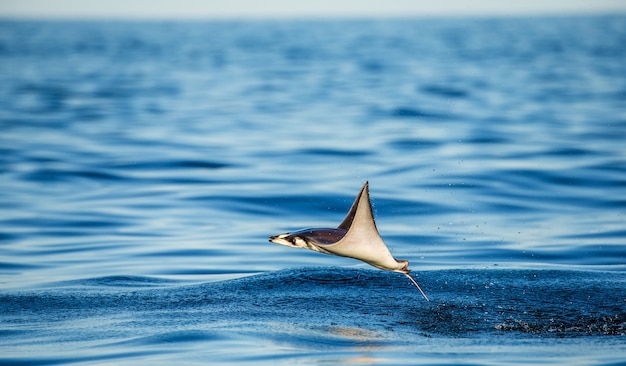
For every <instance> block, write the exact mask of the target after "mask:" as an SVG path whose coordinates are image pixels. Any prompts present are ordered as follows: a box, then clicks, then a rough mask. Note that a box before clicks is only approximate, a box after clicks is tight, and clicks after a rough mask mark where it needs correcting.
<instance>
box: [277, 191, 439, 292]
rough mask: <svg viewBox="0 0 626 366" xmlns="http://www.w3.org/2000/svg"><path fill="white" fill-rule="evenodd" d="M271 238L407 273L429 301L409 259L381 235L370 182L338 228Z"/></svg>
mask: <svg viewBox="0 0 626 366" xmlns="http://www.w3.org/2000/svg"><path fill="white" fill-rule="evenodd" d="M269 238H270V242H272V243H275V244H280V245H285V246H288V247H295V248H306V249H310V250H314V251H316V252H320V253H325V254H332V255H338V256H341V257H350V258H354V259H358V260H361V261H363V262H365V263H367V264H370V265H372V266H374V267H376V268H379V269H382V270H385V271H393V272H400V273H403V274H404V275H405V276H407V277H408V278H409V279H410V280H411V282H413V284H414V285H415V287H417V289H418V290H419V291H420V292H421V293H422V295H423V296H424V298H425V299H426V300H428V297H427V296H426V294H425V293H424V291H423V290H422V288H421V287H420V285H418V284H417V282H416V281H415V279H413V277H412V276H411V275H410V271H409V261H406V260H400V259H395V258H394V257H393V256H392V255H391V253H390V252H389V249H388V248H387V245H385V242H384V241H383V239H382V238H381V237H380V234H379V233H378V229H376V223H375V222H374V214H373V213H372V205H371V203H370V197H369V185H368V182H365V184H364V185H363V188H361V191H360V192H359V194H358V195H357V196H356V199H355V200H354V203H353V204H352V207H351V208H350V211H348V215H346V218H345V219H344V220H343V222H342V223H341V224H340V225H339V226H338V227H337V228H336V229H331V228H328V229H325V228H324V229H321V228H315V229H303V230H299V231H296V232H293V233H285V234H280V235H273V236H270V237H269Z"/></svg>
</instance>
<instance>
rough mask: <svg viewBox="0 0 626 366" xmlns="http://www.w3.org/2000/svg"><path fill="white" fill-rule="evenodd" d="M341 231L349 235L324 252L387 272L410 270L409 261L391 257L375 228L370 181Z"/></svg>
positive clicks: (343, 223) (353, 206)
mask: <svg viewBox="0 0 626 366" xmlns="http://www.w3.org/2000/svg"><path fill="white" fill-rule="evenodd" d="M338 228H339V229H344V230H347V231H348V232H347V233H346V235H345V236H344V237H343V238H342V239H341V240H339V241H338V242H336V243H335V244H330V245H325V246H324V249H325V250H327V251H329V252H331V253H333V254H335V255H340V256H343V257H350V258H354V259H358V260H362V261H363V262H366V263H368V264H370V265H372V266H374V267H376V268H380V269H384V270H387V271H397V272H402V273H404V272H406V271H407V266H408V262H407V261H398V260H396V259H395V258H394V257H393V256H392V255H391V253H390V252H389V249H388V248H387V245H385V242H383V239H382V238H381V237H380V234H379V233H378V229H376V223H375V221H374V214H373V213H372V206H371V204H370V198H369V187H368V183H367V182H365V184H364V185H363V188H361V192H359V194H358V195H357V197H356V199H355V200H354V203H353V204H352V207H351V208H350V211H349V212H348V215H347V216H346V218H345V219H344V220H343V222H342V223H341V225H339V227H338Z"/></svg>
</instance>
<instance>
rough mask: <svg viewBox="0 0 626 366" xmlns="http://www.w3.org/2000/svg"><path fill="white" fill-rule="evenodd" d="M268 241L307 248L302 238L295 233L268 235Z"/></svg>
mask: <svg viewBox="0 0 626 366" xmlns="http://www.w3.org/2000/svg"><path fill="white" fill-rule="evenodd" d="M269 238H270V242H272V243H274V244H280V245H284V246H288V247H293V248H308V245H307V243H306V241H304V239H302V238H301V237H299V236H298V235H295V234H293V235H292V234H290V233H284V234H279V235H272V236H270V237H269Z"/></svg>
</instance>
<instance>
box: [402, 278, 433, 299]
mask: <svg viewBox="0 0 626 366" xmlns="http://www.w3.org/2000/svg"><path fill="white" fill-rule="evenodd" d="M402 273H404V275H405V276H407V277H408V278H409V280H411V282H413V284H414V285H415V287H417V289H418V290H420V292H421V293H422V296H424V298H425V299H426V301H430V299H429V298H428V296H426V293H424V290H422V288H421V287H420V285H418V284H417V282H416V281H415V279H414V278H413V276H411V275H410V274H409V272H402Z"/></svg>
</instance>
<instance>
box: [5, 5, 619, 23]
mask: <svg viewBox="0 0 626 366" xmlns="http://www.w3.org/2000/svg"><path fill="white" fill-rule="evenodd" d="M616 12H619V13H622V14H626V0H474V1H471V0H315V1H314V0H292V1H286V0H256V1H255V0H224V1H215V0H0V18H7V17H10V18H13V17H20V18H22V17H28V18H148V19H189V18H267V17H381V16H382V17H389V16H404V17H410V16H431V15H434V16H439V15H455V16H456V15H542V14H565V15H567V14H595V13H616Z"/></svg>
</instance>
